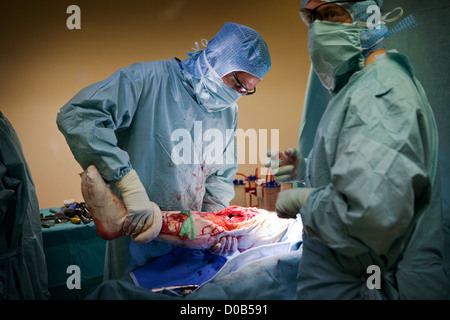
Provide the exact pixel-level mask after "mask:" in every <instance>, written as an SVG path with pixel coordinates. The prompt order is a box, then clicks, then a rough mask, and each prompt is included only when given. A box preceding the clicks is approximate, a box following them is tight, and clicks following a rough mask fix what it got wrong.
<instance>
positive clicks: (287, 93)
mask: <svg viewBox="0 0 450 320" xmlns="http://www.w3.org/2000/svg"><path fill="white" fill-rule="evenodd" d="M72 4H75V5H78V6H79V7H80V9H81V30H69V29H68V28H67V27H66V20H67V18H68V17H69V16H70V14H68V13H66V9H67V7H68V6H69V5H72ZM300 6H301V4H300V1H298V0H295V1H294V0H282V1H273V0H258V1H248V0H240V1H234V0H228V1H211V0H209V1H206V0H165V1H136V0H127V1H105V0H101V1H98V0H96V1H92V0H91V1H85V0H74V1H70V2H68V1H55V0H53V1H46V0H40V1H31V0H27V1H16V2H12V1H11V2H8V4H6V2H3V3H2V4H1V5H0V21H1V22H0V23H1V28H0V39H1V50H0V84H1V85H0V110H1V111H2V112H3V114H4V115H5V116H6V117H7V118H8V119H9V121H10V122H11V123H12V124H13V126H14V128H15V130H16V131H17V133H18V135H19V138H20V140H21V143H22V147H23V150H24V153H25V157H26V159H27V162H28V164H29V167H30V170H31V173H32V176H33V180H34V182H35V185H36V191H37V195H38V198H39V205H40V207H41V208H48V207H55V206H61V205H62V202H63V201H64V200H66V199H75V200H76V201H83V200H82V197H81V191H80V178H79V175H78V174H79V173H81V171H82V170H81V167H80V166H79V165H78V163H77V162H76V161H75V160H74V158H73V155H72V154H71V152H70V150H69V147H68V146H67V144H66V142H65V139H64V137H63V135H62V134H61V133H60V132H59V130H58V128H57V126H56V114H57V113H58V111H59V109H60V108H61V107H62V106H63V105H64V104H65V103H66V102H67V101H68V100H69V99H70V98H71V97H72V96H74V95H75V94H76V93H77V92H78V91H79V90H81V89H82V88H83V87H85V86H88V85H89V84H91V83H94V82H97V81H100V80H102V79H104V78H106V77H108V76H109V75H111V74H112V73H113V72H114V71H116V70H117V69H119V68H122V67H126V66H128V65H130V64H132V63H135V62H140V61H151V60H157V59H171V58H173V57H175V56H176V57H178V58H180V59H184V58H185V57H186V52H190V51H192V49H191V48H193V47H194V42H196V41H197V42H200V41H201V39H204V38H205V39H211V38H212V37H213V36H214V35H215V34H216V33H217V31H219V29H220V28H221V27H222V26H223V23H224V22H236V23H241V24H244V25H247V26H249V27H251V28H253V29H255V30H257V31H258V32H259V33H260V34H261V35H262V36H263V38H264V39H265V40H266V42H267V44H268V46H269V49H270V53H271V57H272V69H271V71H270V72H269V73H268V74H267V75H266V77H265V78H264V80H263V82H262V83H261V84H260V85H259V86H258V92H257V94H255V95H254V96H250V97H244V98H242V99H241V100H240V101H239V125H238V126H239V128H242V129H243V130H248V129H255V130H258V129H266V130H267V132H268V133H270V130H271V129H278V130H279V138H280V148H281V149H284V148H287V147H289V146H295V145H296V144H297V138H298V132H299V126H300V119H301V111H302V103H303V98H304V92H305V90H306V82H307V78H308V72H309V68H310V62H309V58H308V52H307V48H306V44H307V28H306V27H305V26H304V25H303V24H302V22H301V19H300V18H299V15H298V9H299V7H300ZM268 138H269V139H268V140H269V141H270V134H269V136H268ZM267 147H268V148H270V142H269V144H268V145H267ZM246 148H247V150H248V146H247V147H246ZM258 151H260V150H258ZM247 157H248V155H247ZM248 162H249V160H246V161H245V164H241V165H240V166H239V171H240V172H242V173H244V174H247V175H249V174H253V173H254V172H255V169H256V168H257V167H261V166H262V164H261V163H257V164H249V163H248Z"/></svg>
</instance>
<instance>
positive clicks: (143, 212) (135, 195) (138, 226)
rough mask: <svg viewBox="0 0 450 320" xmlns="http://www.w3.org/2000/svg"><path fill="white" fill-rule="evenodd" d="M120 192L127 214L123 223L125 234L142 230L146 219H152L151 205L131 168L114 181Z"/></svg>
mask: <svg viewBox="0 0 450 320" xmlns="http://www.w3.org/2000/svg"><path fill="white" fill-rule="evenodd" d="M115 186H116V187H117V189H119V191H120V193H121V194H122V198H123V202H124V204H125V207H126V208H127V216H126V218H125V221H124V223H123V231H124V232H125V234H128V235H129V234H133V235H137V234H139V233H140V232H141V231H143V230H142V228H143V227H144V225H145V222H146V221H147V219H150V220H149V221H153V206H152V204H151V202H150V199H149V198H148V195H147V191H145V188H144V186H143V185H142V182H141V180H140V179H139V176H138V175H137V173H136V171H134V169H132V170H131V171H130V172H128V173H127V174H126V175H125V176H124V177H123V178H122V179H120V180H119V181H117V182H116V183H115Z"/></svg>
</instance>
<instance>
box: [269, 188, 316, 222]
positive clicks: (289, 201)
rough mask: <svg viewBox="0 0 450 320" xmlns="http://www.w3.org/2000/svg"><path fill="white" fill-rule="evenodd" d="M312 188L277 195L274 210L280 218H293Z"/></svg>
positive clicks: (296, 189)
mask: <svg viewBox="0 0 450 320" xmlns="http://www.w3.org/2000/svg"><path fill="white" fill-rule="evenodd" d="M313 190H314V188H294V189H289V190H286V191H283V192H280V193H279V194H278V198H277V203H276V204H275V210H276V211H277V215H278V217H280V218H295V217H296V215H297V213H299V212H300V209H301V208H302V207H303V205H304V204H305V203H306V200H307V199H308V196H309V194H310V193H311V192H312V191H313Z"/></svg>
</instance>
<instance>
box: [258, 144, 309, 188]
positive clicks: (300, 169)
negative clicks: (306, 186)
mask: <svg viewBox="0 0 450 320" xmlns="http://www.w3.org/2000/svg"><path fill="white" fill-rule="evenodd" d="M267 156H268V157H269V158H270V159H269V160H268V161H267V162H266V163H265V164H264V165H265V166H266V167H267V168H271V169H272V172H273V175H274V177H275V180H276V181H278V182H291V181H302V180H303V179H304V178H305V175H306V161H305V158H304V157H303V155H302V154H301V153H300V151H298V150H297V149H295V148H288V149H286V150H285V151H275V150H269V151H267Z"/></svg>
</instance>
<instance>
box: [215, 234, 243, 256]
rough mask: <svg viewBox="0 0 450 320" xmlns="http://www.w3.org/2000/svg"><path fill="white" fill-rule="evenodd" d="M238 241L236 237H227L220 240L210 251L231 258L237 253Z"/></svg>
mask: <svg viewBox="0 0 450 320" xmlns="http://www.w3.org/2000/svg"><path fill="white" fill-rule="evenodd" d="M237 247H238V241H237V238H236V237H232V236H225V237H222V238H221V239H220V241H219V242H217V243H216V244H215V245H214V246H213V247H212V248H211V249H210V250H209V251H211V252H212V253H214V254H216V255H218V256H229V255H232V254H233V253H235V252H236V250H237Z"/></svg>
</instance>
